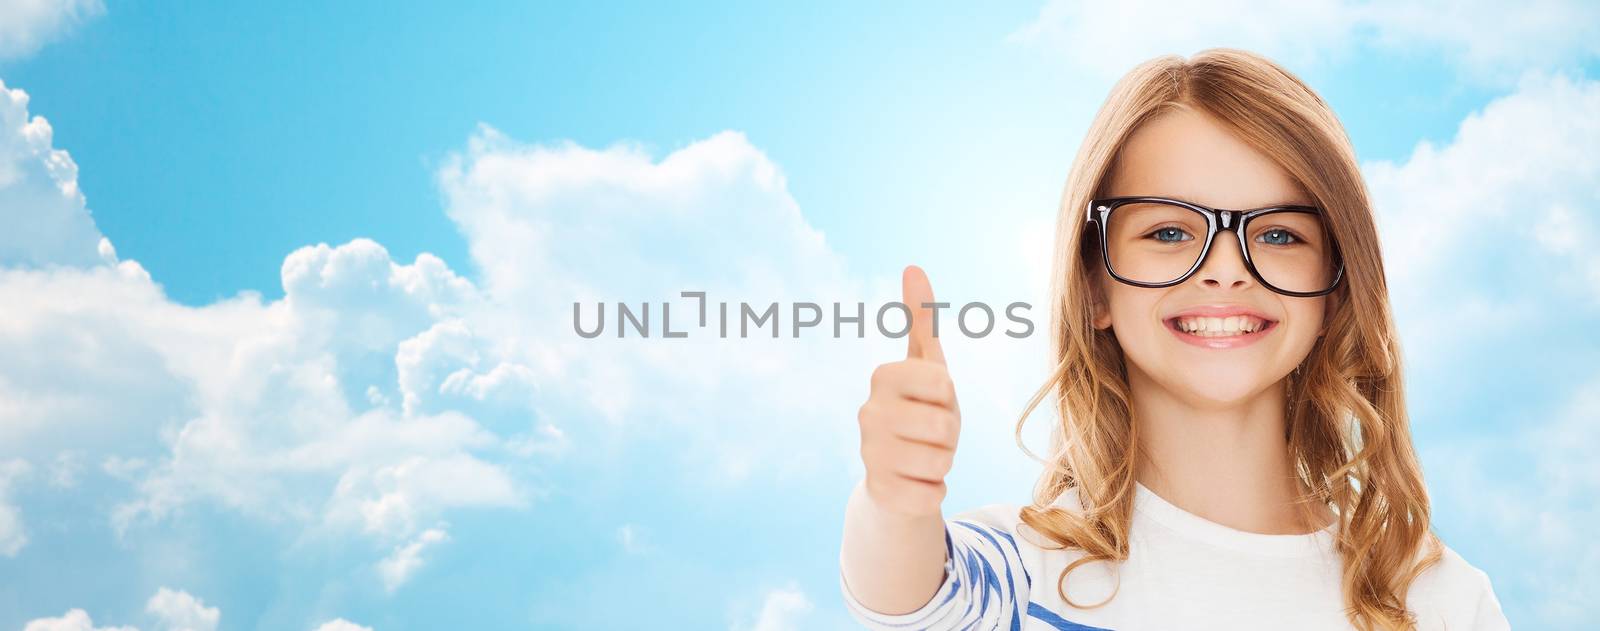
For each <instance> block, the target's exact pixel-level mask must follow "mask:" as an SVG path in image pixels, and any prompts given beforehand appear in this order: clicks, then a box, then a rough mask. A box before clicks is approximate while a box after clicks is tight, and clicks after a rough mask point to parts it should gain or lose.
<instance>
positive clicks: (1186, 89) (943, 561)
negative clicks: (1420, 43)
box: [840, 49, 1508, 630]
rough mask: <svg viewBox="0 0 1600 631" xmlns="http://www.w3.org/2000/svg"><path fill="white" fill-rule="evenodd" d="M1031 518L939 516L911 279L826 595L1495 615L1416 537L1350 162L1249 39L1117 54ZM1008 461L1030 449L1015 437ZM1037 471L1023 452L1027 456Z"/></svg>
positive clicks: (920, 618)
mask: <svg viewBox="0 0 1600 631" xmlns="http://www.w3.org/2000/svg"><path fill="white" fill-rule="evenodd" d="M1054 279H1055V282H1054V287H1053V288H1052V303H1051V332H1052V341H1053V348H1054V357H1055V358H1056V360H1057V361H1058V363H1057V365H1056V368H1055V371H1054V374H1052V375H1051V377H1050V379H1049V380H1048V381H1047V382H1046V383H1045V384H1044V386H1043V387H1042V388H1040V390H1039V391H1038V392H1037V393H1036V394H1035V395H1034V397H1033V398H1032V400H1031V401H1030V402H1029V404H1028V406H1027V408H1026V410H1024V412H1023V414H1022V419H1019V420H1018V422H1017V433H1018V443H1019V444H1020V443H1021V429H1022V423H1023V422H1024V421H1025V420H1026V419H1027V417H1028V415H1029V413H1031V412H1032V411H1033V409H1034V408H1035V407H1036V406H1038V404H1039V403H1040V401H1041V400H1043V399H1044V398H1045V397H1046V395H1051V394H1053V395H1054V402H1055V407H1056V408H1057V412H1058V416H1059V422H1058V423H1057V424H1056V425H1055V427H1053V430H1052V438H1051V447H1052V453H1051V454H1050V458H1049V460H1048V461H1047V465H1048V467H1047V468H1046V470H1045V472H1044V474H1043V476H1042V477H1041V478H1040V481H1039V484H1038V485H1037V487H1036V488H1035V491H1034V502H1033V503H1032V504H1031V505H1028V506H1021V507H1018V506H1016V505H1004V504H991V505H987V506H984V507H981V508H978V509H975V510H971V511H968V512H965V513H961V514H958V515H956V516H954V517H953V518H951V519H950V520H945V519H943V517H942V515H941V512H940V502H941V501H942V500H943V498H944V494H945V484H944V482H943V478H944V476H945V474H946V473H947V472H948V471H949V469H950V465H951V461H952V457H953V456H954V450H955V446H956V439H957V437H958V435H959V433H960V414H959V407H958V405H957V402H956V395H955V389H954V387H953V386H952V385H951V382H950V377H949V373H948V371H947V370H946V369H945V365H944V354H943V351H942V349H941V348H940V345H939V342H938V338H937V337H936V333H935V332H934V331H933V330H931V324H930V314H929V313H928V310H927V309H926V308H924V307H926V306H927V305H924V304H923V303H928V302H932V301H933V295H932V290H931V288H930V287H929V285H928V281H927V277H926V276H925V275H924V274H923V273H922V271H921V270H920V269H918V268H916V267H909V268H907V269H906V272H905V276H904V279H903V282H904V287H905V290H904V300H905V302H906V304H907V305H908V306H909V307H911V308H912V309H913V313H914V315H913V318H912V320H913V322H912V327H911V328H912V331H911V334H910V335H909V349H908V353H907V357H906V359H905V361H900V362H893V363H889V364H884V365H882V366H879V367H878V369H877V370H876V371H875V372H874V373H873V375H872V389H871V395H870V397H869V398H868V400H867V402H866V403H865V404H864V405H862V407H861V412H860V415H859V419H858V420H859V422H860V425H861V454H862V459H863V461H864V462H865V464H866V477H865V479H864V480H863V481H862V482H861V483H859V484H857V485H856V488H855V490H854V492H853V493H852V495H851V497H850V500H849V504H848V506H847V509H846V513H845V531H844V538H843V542H842V549H841V552H840V565H841V567H840V587H841V589H842V590H843V593H844V597H845V601H846V604H847V605H848V606H849V608H850V611H851V613H852V614H853V616H854V617H855V619H856V620H858V621H860V622H861V623H862V624H864V625H866V626H867V627H868V628H872V629H895V630H906V629H1022V628H1027V629H1241V628H1251V629H1255V628H1260V629H1349V628H1351V627H1356V628H1361V629H1411V628H1421V629H1450V630H1457V629H1460V630H1479V629H1505V628H1508V625H1507V623H1506V620H1505V618H1504V616H1503V615H1502V614H1501V612H1500V606H1499V601H1498V600H1497V599H1496V597H1495V595H1494V592H1493V590H1492V588H1491V586H1490V583H1489V579H1488V577H1487V576H1486V575H1485V574H1484V573H1483V572H1482V571H1480V570H1478V569H1477V568H1475V567H1473V566H1471V565H1469V564H1468V563H1467V562H1466V561H1464V560H1463V559H1462V558H1461V557H1460V556H1459V555H1457V554H1456V553H1455V552H1454V551H1452V550H1451V549H1449V548H1448V547H1445V546H1444V544H1443V543H1442V542H1440V541H1439V540H1438V538H1437V537H1436V536H1435V535H1434V534H1433V533H1432V532H1431V531H1430V524H1429V506H1428V496H1427V489H1426V487H1425V486H1424V484H1423V481H1422V473H1421V469H1420V466H1419V465H1418V462H1417V458H1416V454H1415V453H1414V452H1413V450H1412V446H1411V438H1410V435H1409V432H1408V429H1407V421H1406V410H1405V401H1404V397H1403V393H1402V390H1401V385H1402V380H1401V377H1402V373H1401V366H1400V349H1399V344H1398V340H1397V339H1396V334H1395V330H1394V324H1393V322H1392V321H1391V318H1390V314H1389V304H1388V295H1387V291H1388V289H1387V287H1386V286H1385V281H1384V271H1383V263H1382V259H1381V257H1380V255H1379V251H1378V235H1377V231H1376V228H1375V226H1374V223H1373V217H1372V213H1371V210H1370V208H1369V206H1368V201H1367V195H1366V191H1365V188H1364V185H1363V183H1362V181H1361V178H1360V172H1359V170H1358V168H1357V165H1356V161H1355V155H1354V150H1353V149H1352V148H1351V146H1350V143H1349V140H1348V138H1347V137H1346V136H1345V134H1344V131H1343V128H1342V127H1341V126H1340V125H1339V122H1338V121H1337V119H1335V117H1334V115H1333V112H1332V111H1331V110H1330V109H1329V108H1328V106H1327V104H1326V103H1324V102H1323V101H1322V99H1321V98H1320V97H1318V96H1317V95H1316V93H1314V92H1313V91H1312V90H1311V89H1310V88H1309V87H1307V86H1306V85H1305V84H1304V83H1302V82H1301V81H1300V80H1299V79H1298V78H1296V77H1295V76H1294V75H1292V74H1290V73H1289V72H1287V71H1286V70H1284V69H1283V68H1281V67H1279V66H1277V65H1275V64H1274V63H1272V62H1271V61H1268V60H1266V59H1263V58H1262V57H1259V56H1257V55H1254V54H1251V53H1247V52H1243V51H1238V50H1232V49H1212V50H1208V51H1204V52H1202V53H1199V54H1197V55H1195V56H1194V57H1192V58H1191V59H1189V60H1188V61H1185V60H1183V59H1182V58H1180V57H1177V56H1165V57H1161V58H1157V59H1154V60H1152V61H1149V62H1146V63H1145V64H1142V65H1140V66H1139V67H1137V68H1135V69H1133V71H1131V72H1130V73H1129V74H1128V75H1127V76H1126V77H1124V78H1123V79H1122V80H1121V81H1119V82H1118V83H1117V85H1116V86H1115V87H1114V88H1113V89H1112V92H1111V95H1110V97H1109V98H1108V100H1107V101H1106V103H1105V105H1104V106H1103V107H1102V108H1101V110H1100V112H1099V114H1098V115H1097V116H1096V117H1095V120H1094V122H1093V124H1092V125H1091V127H1090V129H1089V132H1088V136H1087V141H1086V142H1085V143H1084V144H1083V146H1082V148H1081V149H1080V151H1079V153H1078V155H1077V158H1076V160H1075V161H1074V163H1073V166H1072V171H1071V174H1070V175H1069V177H1068V180H1067V186H1066V191H1065V194H1064V197H1063V202H1062V207H1061V211H1060V215H1059V219H1058V229H1057V234H1056V259H1055V274H1054ZM1029 455H1030V456H1033V454H1032V453H1031V452H1030V453H1029ZM1035 458H1036V459H1037V457H1036V456H1035Z"/></svg>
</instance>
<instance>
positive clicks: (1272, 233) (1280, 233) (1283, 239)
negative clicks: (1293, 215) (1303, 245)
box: [1256, 228, 1300, 245]
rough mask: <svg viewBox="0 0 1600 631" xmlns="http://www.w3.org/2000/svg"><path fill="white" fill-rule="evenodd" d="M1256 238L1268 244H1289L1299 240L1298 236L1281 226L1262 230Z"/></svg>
mask: <svg viewBox="0 0 1600 631" xmlns="http://www.w3.org/2000/svg"><path fill="white" fill-rule="evenodd" d="M1256 240H1257V241H1261V242H1262V243H1266V244H1268V245H1290V244H1293V243H1298V242H1300V238H1299V237H1296V236H1294V233H1292V232H1289V231H1288V230H1284V229H1283V228H1273V229H1271V230H1268V231H1266V232H1263V233H1261V236H1260V237H1257V239H1256Z"/></svg>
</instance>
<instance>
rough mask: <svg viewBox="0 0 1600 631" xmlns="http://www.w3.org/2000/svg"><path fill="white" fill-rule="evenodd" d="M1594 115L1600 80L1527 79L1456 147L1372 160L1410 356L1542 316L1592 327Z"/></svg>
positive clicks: (1599, 254)
mask: <svg viewBox="0 0 1600 631" xmlns="http://www.w3.org/2000/svg"><path fill="white" fill-rule="evenodd" d="M1596 111H1600V82H1596V81H1592V80H1588V79H1578V80H1573V79H1569V78H1567V77H1565V76H1562V75H1554V76H1551V75H1542V74H1529V75H1528V76H1526V77H1524V78H1523V80H1522V81H1521V82H1520V84H1519V89H1518V90H1517V91H1516V92H1513V93H1511V94H1509V95H1507V96H1504V97H1501V98H1498V99H1495V100H1494V101H1493V102H1491V103H1489V104H1488V105H1487V106H1485V107H1484V108H1483V110H1482V111H1481V112H1476V113H1474V114H1472V115H1471V116H1468V117H1467V118H1466V120H1464V121H1462V123H1461V126H1460V128H1459V130H1458V131H1457V133H1456V136H1455V138H1454V139H1453V140H1452V141H1451V142H1450V143H1449V144H1447V145H1445V146H1443V147H1435V146H1434V145H1433V144H1431V143H1429V142H1426V141H1425V142H1422V143H1421V144H1419V145H1418V146H1417V148H1416V150H1415V151H1414V152H1413V153H1412V155H1411V157H1410V158H1409V159H1407V160H1406V161H1405V162H1404V163H1402V164H1394V163H1390V162H1387V161H1379V162H1370V163H1367V164H1366V165H1364V167H1363V169H1364V171H1365V177H1366V179H1367V182H1368V185H1369V187H1370V189H1371V191H1372V198H1373V204H1374V207H1375V212H1376V213H1377V217H1378V229H1379V235H1380V237H1381V238H1382V239H1383V247H1384V257H1385V262H1384V263H1385V271H1386V273H1387V275H1388V278H1389V283H1390V290H1391V292H1392V294H1393V296H1394V299H1395V304H1396V319H1397V320H1398V321H1400V323H1401V325H1402V327H1403V330H1404V332H1405V334H1406V339H1407V341H1408V350H1409V351H1412V352H1415V353H1417V354H1418V355H1420V356H1421V357H1422V358H1423V359H1424V361H1426V360H1428V359H1429V358H1437V359H1442V358H1445V357H1447V356H1448V355H1447V354H1448V353H1454V352H1462V351H1468V350H1471V349H1470V348H1468V347H1463V346H1462V345H1460V344H1459V343H1457V340H1458V339H1459V336H1460V335H1461V334H1462V332H1463V329H1462V328H1461V327H1462V326H1470V327H1471V330H1472V331H1473V335H1474V336H1475V337H1476V338H1478V339H1479V340H1480V341H1482V340H1483V339H1484V338H1498V339H1504V338H1505V336H1508V335H1512V334H1513V333H1514V332H1516V331H1518V330H1519V329H1521V328H1522V326H1526V325H1527V324H1528V323H1533V322H1539V323H1540V327H1541V328H1543V329H1551V328H1554V327H1553V326H1552V325H1555V324H1559V323H1562V322H1566V323H1569V324H1570V325H1571V326H1572V327H1575V328H1588V327H1584V326H1581V325H1580V324H1579V323H1582V322H1584V321H1585V320H1588V321H1591V322H1592V319H1593V318H1594V317H1595V315H1596V307H1600V290H1597V288H1600V284H1597V283H1595V279H1596V278H1600V250H1597V249H1595V248H1590V247H1579V246H1578V243H1579V242H1581V241H1583V240H1584V239H1587V238H1588V235H1589V234H1591V233H1593V231H1594V230H1595V229H1596V228H1597V227H1600V198H1597V197H1596V196H1595V185H1596V183H1597V182H1600V159H1597V157H1596V155H1595V153H1594V151H1593V148H1594V147H1595V146H1600V119H1597V118H1596V117H1595V116H1593V112H1596ZM1556 303H1573V304H1569V305H1568V306H1565V307H1559V308H1555V304H1556ZM1583 303H1587V304H1583ZM1519 325H1522V326H1519Z"/></svg>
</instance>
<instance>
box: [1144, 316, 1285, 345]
mask: <svg viewBox="0 0 1600 631" xmlns="http://www.w3.org/2000/svg"><path fill="white" fill-rule="evenodd" d="M1230 319H1232V320H1234V321H1233V322H1231V323H1230V322H1228V320H1230ZM1186 320H1187V323H1186V322H1185V321H1186ZM1165 322H1166V325H1167V328H1169V329H1172V331H1173V332H1175V333H1177V334H1178V335H1179V336H1183V337H1186V338H1193V339H1197V340H1230V339H1247V338H1254V337H1259V336H1261V335H1264V334H1266V333H1267V332H1268V331H1271V330H1272V329H1273V328H1275V327H1277V326H1278V322H1277V321H1276V320H1252V319H1249V318H1198V319H1196V318H1167V319H1166V321H1165ZM1230 325H1231V327H1232V328H1231V329H1230V328H1229V327H1230Z"/></svg>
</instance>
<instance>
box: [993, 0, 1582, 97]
mask: <svg viewBox="0 0 1600 631" xmlns="http://www.w3.org/2000/svg"><path fill="white" fill-rule="evenodd" d="M1485 33H1493V34H1494V35H1493V36H1492V37H1486V36H1484V34H1485ZM1011 39H1012V40H1013V41H1018V42H1024V43H1030V44H1038V45H1041V46H1043V47H1045V48H1047V49H1050V50H1052V51H1054V52H1056V53H1058V54H1060V55H1062V57H1063V58H1064V59H1067V60H1069V61H1070V62H1071V63H1074V64H1077V65H1079V66H1082V67H1085V68H1088V69H1090V70H1094V71H1098V72H1100V73H1102V74H1104V75H1107V76H1113V75H1120V74H1121V73H1122V72H1125V71H1126V70H1127V69H1128V68H1131V67H1133V66H1134V65H1135V64H1137V63H1139V62H1142V61H1144V60H1146V59H1149V58H1151V57H1154V56H1156V55H1160V54H1167V53H1177V54H1181V55H1190V54H1193V53H1195V52H1198V51H1199V50H1201V49H1204V48H1209V47H1212V46H1233V47H1238V48H1245V49H1249V50H1254V51H1258V52H1261V53H1264V54H1266V55H1268V56H1271V57H1274V58H1276V59H1278V60H1280V61H1283V62H1285V63H1288V64H1289V65H1295V66H1298V65H1310V64H1319V63H1325V62H1327V61H1330V60H1336V59H1339V58H1343V57H1346V56H1348V55H1350V54H1351V53H1352V52H1353V50H1354V49H1355V48H1356V47H1358V46H1363V45H1364V46H1370V47H1372V48H1373V49H1374V50H1378V51H1383V52H1389V53H1395V52H1398V53H1440V54H1442V55H1444V56H1445V58H1446V59H1449V60H1451V61H1453V62H1455V63H1457V64H1459V66H1460V67H1461V68H1462V69H1463V70H1465V71H1466V73H1467V74H1468V75H1469V76H1473V77H1477V78H1479V79H1484V80H1490V81H1507V80H1511V79H1514V78H1515V77H1516V76H1517V74H1518V73H1520V72H1521V71H1522V70H1524V69H1527V68H1546V69H1567V70H1570V69H1573V68H1572V67H1571V66H1569V65H1567V64H1571V63H1573V61H1574V60H1583V59H1592V58H1594V57H1595V56H1597V55H1600V6H1597V5H1595V4H1594V3H1592V2H1583V1H1574V0H1545V1H1541V2H1534V3H1523V4H1516V5H1510V4H1504V3H1497V2H1491V1H1488V0H1482V1H1475V2H1466V3H1462V2H1445V1H1443V0H1428V1H1420V2H1419V1H1413V2H1399V3H1369V2H1358V1H1356V0H1312V1H1309V2H1295V3H1270V2H1250V1H1248V0H1212V1H1208V2H1163V1H1161V0H1134V1H1132V2H1115V3H1113V2H1083V1H1081V0H1052V1H1050V2H1047V3H1046V4H1045V5H1044V6H1043V7H1042V8H1041V9H1040V11H1039V15H1038V16H1037V17H1036V18H1034V20H1032V21H1031V22H1029V23H1028V24H1026V25H1024V26H1023V27H1022V28H1020V29H1018V30H1017V31H1016V32H1014V33H1013V34H1012V35H1011Z"/></svg>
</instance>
